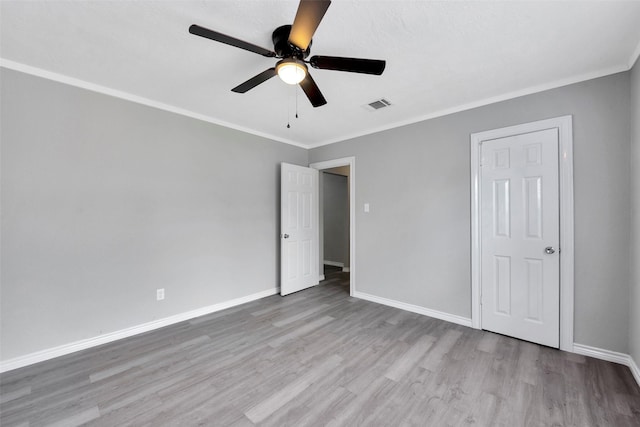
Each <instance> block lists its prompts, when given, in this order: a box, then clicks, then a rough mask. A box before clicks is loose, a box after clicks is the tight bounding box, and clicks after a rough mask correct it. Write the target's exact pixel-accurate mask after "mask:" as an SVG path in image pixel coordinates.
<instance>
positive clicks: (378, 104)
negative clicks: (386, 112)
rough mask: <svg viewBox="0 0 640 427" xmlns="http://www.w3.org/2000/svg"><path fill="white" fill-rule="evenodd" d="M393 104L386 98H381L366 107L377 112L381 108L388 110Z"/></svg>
mask: <svg viewBox="0 0 640 427" xmlns="http://www.w3.org/2000/svg"><path fill="white" fill-rule="evenodd" d="M390 105H391V103H390V102H389V101H387V100H386V99H384V98H380V99H378V100H377V101H373V102H370V103H369V104H367V105H366V108H367V110H371V111H375V110H379V109H381V108H386V107H388V106H390Z"/></svg>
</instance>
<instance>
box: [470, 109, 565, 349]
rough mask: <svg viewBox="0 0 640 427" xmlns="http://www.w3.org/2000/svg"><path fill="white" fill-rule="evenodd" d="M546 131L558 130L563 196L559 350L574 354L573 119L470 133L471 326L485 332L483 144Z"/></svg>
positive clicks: (559, 176) (560, 178) (560, 182)
mask: <svg viewBox="0 0 640 427" xmlns="http://www.w3.org/2000/svg"><path fill="white" fill-rule="evenodd" d="M546 129H558V144H559V145H558V155H559V159H558V166H559V174H558V179H559V182H558V185H559V197H560V350H564V351H570V352H573V329H574V319H573V313H574V306H573V305H574V270H573V265H574V241H573V236H574V229H573V227H574V211H573V125H572V116H570V115H569V116H562V117H556V118H552V119H547V120H540V121H536V122H531V123H524V124H520V125H515V126H509V127H505V128H500V129H493V130H489V131H484V132H477V133H473V134H471V141H470V142H471V325H472V327H474V328H476V329H482V307H481V298H480V297H481V283H482V282H481V277H482V271H481V250H480V249H481V246H480V245H481V242H482V235H481V227H480V224H482V221H481V210H480V202H481V198H480V160H481V156H480V152H481V147H482V142H483V141H488V140H492V139H497V138H505V137H509V136H513V135H520V134H523V133H531V132H537V131H541V130H546Z"/></svg>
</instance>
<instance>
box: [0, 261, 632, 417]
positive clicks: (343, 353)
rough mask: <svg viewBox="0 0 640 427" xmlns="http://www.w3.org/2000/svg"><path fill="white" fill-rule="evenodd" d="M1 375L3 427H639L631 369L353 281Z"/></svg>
mask: <svg viewBox="0 0 640 427" xmlns="http://www.w3.org/2000/svg"><path fill="white" fill-rule="evenodd" d="M325 274H326V275H327V278H328V280H327V281H325V282H324V284H323V285H322V286H316V287H312V288H310V289H307V290H305V291H301V292H298V293H296V294H293V295H290V296H287V297H284V298H283V297H281V296H279V295H274V296H271V297H267V298H263V299H262V300H259V301H254V302H251V303H248V304H245V305H242V306H237V307H233V308H230V309H227V310H223V311H220V312H217V313H212V314H210V315H205V316H201V317H199V318H197V319H192V320H190V321H186V322H182V323H179V324H176V325H171V326H169V327H166V328H162V329H158V330H156V331H151V332H148V333H145V334H141V335H138V336H134V337H130V338H127V339H124V340H121V341H118V342H114V343H109V344H105V345H103V346H100V347H96V348H92V349H88V350H85V351H82V352H78V353H74V354H71V355H68V356H64V357H60V358H57V359H53V360H50V361H47V362H43V363H40V364H36V365H32V366H29V367H25V368H22V369H18V370H15V371H11V372H7V373H4V374H2V375H0V425H2V426H3V427H5V426H7V427H8V426H10V427H15V426H25V425H27V426H40V425H64V426H73V425H87V426H98V427H103V426H107V427H111V426H119V427H120V426H136V427H137V426H144V425H149V426H166V425H169V426H172V425H175V426H190V425H224V426H235V427H250V426H255V425H261V426H278V427H282V426H296V427H299V426H324V425H333V426H354V425H373V426H378V425H401V426H425V425H433V426H468V425H476V426H507V427H513V426H550V425H561V426H576V427H578V426H579V427H596V426H598V427H600V426H615V427H618V426H621V427H622V426H635V427H638V426H640V421H639V420H640V387H638V385H637V384H636V383H635V380H634V379H633V376H632V375H631V372H630V371H629V369H628V368H627V367H625V366H621V365H617V364H614V363H609V362H605V361H602V360H596V359H592V358H590V357H586V356H581V355H575V354H571V353H565V352H562V351H558V350H554V349H550V348H547V347H542V346H538V345H536V344H531V343H527V342H523V341H519V340H516V339H512V338H509V337H504V336H501V335H497V334H493V333H489V332H484V331H478V330H474V329H469V328H465V327H462V326H459V325H453V324H450V323H447V322H444V321H442V320H438V319H433V318H429V317H426V316H421V315H418V314H415V313H410V312H406V311H402V310H398V309H395V308H392V307H388V306H381V305H378V304H375V303H372V302H369V301H364V300H359V299H356V298H352V297H350V296H349V288H348V273H343V272H341V271H334V272H333V273H329V274H327V273H325Z"/></svg>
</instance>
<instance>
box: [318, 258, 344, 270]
mask: <svg viewBox="0 0 640 427" xmlns="http://www.w3.org/2000/svg"><path fill="white" fill-rule="evenodd" d="M322 263H323V264H324V265H330V266H331V267H340V268H344V262H338V261H327V260H326V259H325V260H324V261H322Z"/></svg>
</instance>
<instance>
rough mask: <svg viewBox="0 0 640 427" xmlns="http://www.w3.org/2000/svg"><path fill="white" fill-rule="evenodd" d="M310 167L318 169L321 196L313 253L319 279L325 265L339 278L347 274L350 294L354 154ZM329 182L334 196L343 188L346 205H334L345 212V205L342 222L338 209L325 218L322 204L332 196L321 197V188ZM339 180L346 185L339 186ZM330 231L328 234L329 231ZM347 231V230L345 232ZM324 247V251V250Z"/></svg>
mask: <svg viewBox="0 0 640 427" xmlns="http://www.w3.org/2000/svg"><path fill="white" fill-rule="evenodd" d="M309 167H310V168H313V169H317V170H318V171H319V173H320V177H321V178H320V181H321V182H320V195H321V196H320V198H319V199H320V200H319V203H318V210H319V216H320V221H319V223H320V239H319V247H318V251H317V252H316V253H318V254H319V256H318V260H317V262H318V271H319V274H320V280H323V279H325V278H326V277H323V276H324V274H323V272H324V269H325V265H326V266H327V271H328V272H331V274H332V277H336V278H340V277H341V280H344V277H345V276H346V274H348V279H349V295H351V296H353V293H354V291H355V289H356V288H355V284H356V281H355V275H356V274H355V273H356V271H355V157H345V158H342V159H335V160H329V161H324V162H318V163H312V164H311V165H309ZM325 179H326V183H329V181H330V182H331V186H332V187H333V189H334V190H336V189H337V192H335V194H334V195H335V196H337V197H341V194H340V193H341V192H342V191H345V190H346V196H347V201H346V206H340V207H338V206H336V208H339V210H341V211H343V212H344V208H346V209H347V212H346V214H347V218H346V222H344V221H343V220H344V218H339V217H340V216H341V214H340V213H339V212H337V213H338V215H337V216H338V218H335V217H334V218H327V220H328V221H325V218H324V216H325V215H324V213H325V212H326V211H325V208H329V207H330V206H327V203H330V204H331V203H334V202H332V201H331V200H324V197H323V196H324V195H327V193H326V192H325V191H324V190H325V188H323V187H324V183H325ZM341 182H342V183H343V184H344V185H345V187H341ZM325 225H327V226H328V227H334V229H332V230H326V232H325V230H324V226H325ZM329 232H330V233H331V236H329V234H328V233H329ZM345 233H346V234H345ZM325 238H330V239H332V240H333V241H332V242H331V244H330V245H325V243H329V242H325ZM325 249H326V251H325ZM331 258H333V259H331Z"/></svg>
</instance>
